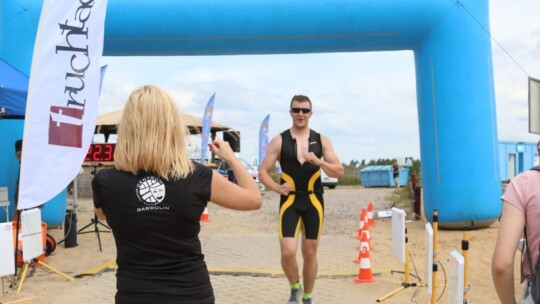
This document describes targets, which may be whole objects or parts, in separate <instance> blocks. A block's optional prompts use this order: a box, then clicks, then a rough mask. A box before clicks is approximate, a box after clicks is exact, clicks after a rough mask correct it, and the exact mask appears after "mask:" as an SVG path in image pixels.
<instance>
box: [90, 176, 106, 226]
mask: <svg viewBox="0 0 540 304" xmlns="http://www.w3.org/2000/svg"><path fill="white" fill-rule="evenodd" d="M92 199H93V200H94V212H95V213H96V215H97V217H98V219H99V220H102V221H104V220H105V219H106V217H105V212H103V209H102V208H101V197H100V195H99V178H98V175H94V179H92Z"/></svg>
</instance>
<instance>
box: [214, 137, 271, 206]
mask: <svg viewBox="0 0 540 304" xmlns="http://www.w3.org/2000/svg"><path fill="white" fill-rule="evenodd" d="M210 150H212V152H214V153H215V154H216V155H217V156H218V157H219V158H221V159H222V160H223V161H226V162H227V164H228V165H229V166H230V168H231V169H232V170H233V172H234V175H235V177H236V181H237V182H238V184H233V183H231V182H229V181H228V180H227V179H225V178H224V177H223V176H221V175H220V174H219V173H217V172H216V171H215V170H214V171H213V172H212V174H213V175H212V185H211V188H212V190H211V191H212V193H211V194H210V201H212V202H213V203H215V204H217V205H220V206H222V207H225V208H229V209H235V210H256V209H260V208H261V206H262V197H261V192H260V191H259V187H258V186H257V184H256V183H255V181H254V180H253V177H251V175H250V174H249V172H247V170H246V168H244V165H242V163H241V162H240V160H238V158H236V156H235V155H234V152H233V151H232V149H231V147H230V146H229V143H228V142H226V141H222V140H218V139H216V140H214V141H213V142H212V143H211V144H210Z"/></svg>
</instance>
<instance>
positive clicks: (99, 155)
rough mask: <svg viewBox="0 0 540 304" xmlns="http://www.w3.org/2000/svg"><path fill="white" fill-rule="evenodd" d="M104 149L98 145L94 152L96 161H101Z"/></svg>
mask: <svg viewBox="0 0 540 304" xmlns="http://www.w3.org/2000/svg"><path fill="white" fill-rule="evenodd" d="M102 150H103V147H102V146H101V145H96V151H94V161H101V158H102V157H101V152H102Z"/></svg>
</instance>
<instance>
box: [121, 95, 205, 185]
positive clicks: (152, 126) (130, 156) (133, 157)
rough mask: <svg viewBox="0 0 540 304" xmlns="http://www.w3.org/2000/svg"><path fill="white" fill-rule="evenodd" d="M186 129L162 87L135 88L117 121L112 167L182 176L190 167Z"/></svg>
mask: <svg viewBox="0 0 540 304" xmlns="http://www.w3.org/2000/svg"><path fill="white" fill-rule="evenodd" d="M187 133H188V131H187V128H186V126H185V125H184V122H183V121H182V118H181V115H180V111H179V110H178V108H177V107H176V104H175V103H174V101H173V100H172V99H171V97H170V96H169V95H168V94H167V93H166V92H165V91H164V90H162V89H160V88H158V87H156V86H153V85H146V86H144V87H142V88H139V89H137V90H135V91H133V92H132V93H131V95H129V98H128V100H127V102H126V105H125V107H124V111H123V113H122V119H121V120H120V123H119V124H118V142H117V144H116V149H115V151H114V161H115V167H116V169H118V170H122V171H127V172H131V173H132V174H137V172H139V171H145V172H149V173H153V174H156V175H158V176H159V177H161V178H163V179H165V180H169V178H172V179H179V178H184V177H186V176H187V175H188V174H189V173H191V172H192V171H193V169H194V164H193V162H192V161H191V160H190V159H189V155H188V152H187V147H186V142H185V141H186V138H187Z"/></svg>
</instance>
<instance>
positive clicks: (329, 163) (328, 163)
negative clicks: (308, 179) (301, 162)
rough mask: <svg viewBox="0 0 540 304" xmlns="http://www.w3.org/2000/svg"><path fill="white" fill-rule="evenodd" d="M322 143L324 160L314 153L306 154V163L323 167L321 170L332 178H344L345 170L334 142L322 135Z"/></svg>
mask: <svg viewBox="0 0 540 304" xmlns="http://www.w3.org/2000/svg"><path fill="white" fill-rule="evenodd" d="M321 141H322V147H323V151H322V159H320V158H318V157H317V155H315V153H313V152H309V153H308V154H306V161H307V162H309V163H312V164H314V165H316V166H319V167H321V169H322V170H323V171H324V173H326V175H328V176H330V177H337V178H343V174H345V169H343V165H342V164H341V162H340V161H339V157H338V156H337V155H336V152H335V151H334V146H333V145H332V142H331V141H330V140H329V139H328V138H327V137H326V136H324V135H322V134H321Z"/></svg>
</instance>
